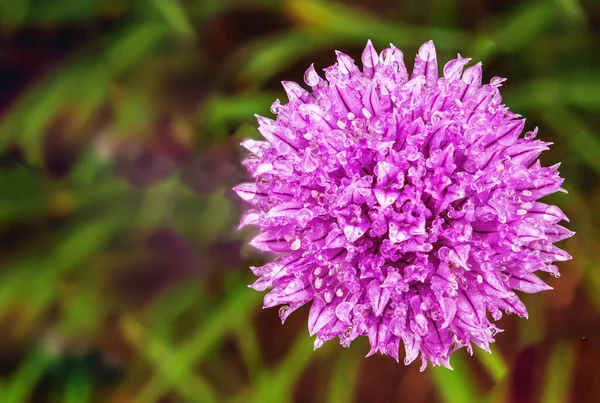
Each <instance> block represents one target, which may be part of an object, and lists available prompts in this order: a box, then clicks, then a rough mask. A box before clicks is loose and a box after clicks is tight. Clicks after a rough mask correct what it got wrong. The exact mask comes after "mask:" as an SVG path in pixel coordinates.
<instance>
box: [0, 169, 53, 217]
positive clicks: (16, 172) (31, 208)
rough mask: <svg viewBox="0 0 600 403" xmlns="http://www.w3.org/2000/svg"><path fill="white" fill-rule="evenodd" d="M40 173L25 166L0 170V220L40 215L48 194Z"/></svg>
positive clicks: (46, 204) (45, 205)
mask: <svg viewBox="0 0 600 403" xmlns="http://www.w3.org/2000/svg"><path fill="white" fill-rule="evenodd" d="M45 190H46V189H45V184H44V181H43V178H42V176H41V173H38V172H36V171H34V170H32V169H29V168H25V167H17V168H14V169H10V170H5V169H3V170H0V221H2V222H6V221H9V220H18V219H20V218H24V217H31V216H41V214H42V213H43V212H44V210H45V209H46V208H47V207H48V197H47V196H48V195H47V193H46V191H45Z"/></svg>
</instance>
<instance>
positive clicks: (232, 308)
mask: <svg viewBox="0 0 600 403" xmlns="http://www.w3.org/2000/svg"><path fill="white" fill-rule="evenodd" d="M0 24H1V25H0V35H1V36H0V38H1V39H0V320H1V327H0V329H1V330H0V402H2V403H19V402H29V401H31V402H67V403H86V402H109V403H125V402H138V403H147V402H161V403H167V402H291V401H293V402H334V403H336V402H339V403H345V402H352V401H356V402H456V403H462V402H538V401H542V402H598V401H600V365H598V363H600V263H599V262H600V259H599V257H600V238H599V237H598V234H599V232H600V218H599V216H598V215H596V214H595V213H596V211H597V207H594V206H599V205H600V182H599V180H598V179H599V177H600V134H598V131H597V130H596V128H597V127H598V125H599V124H600V119H599V117H598V112H599V111H600V70H599V67H600V63H599V62H600V4H599V3H598V2H596V1H591V0H590V1H584V0H581V1H579V0H554V1H519V0H512V1H509V0H504V1H503V0H490V1H478V0H377V1H367V0H348V1H344V2H342V1H340V2H335V3H334V2H329V1H317V0H287V1H286V0H284V1H279V0H245V1H244V0H237V1H236V0H229V1H217V0H185V1H184V0H182V1H176V0H138V1H134V0H132V1H127V0H86V1H75V0H54V1H50V0H0ZM369 38H370V39H371V40H373V42H374V44H375V46H376V47H377V48H378V49H380V50H381V49H382V48H383V47H386V46H387V44H388V43H389V42H392V43H394V44H395V45H396V46H398V47H400V48H401V49H402V50H403V51H404V53H405V55H406V57H405V59H406V60H407V62H408V63H409V65H411V64H412V61H411V59H412V56H413V55H414V54H416V51H417V49H418V46H419V45H420V44H421V43H423V42H425V41H426V40H428V39H433V40H434V41H435V44H436V46H437V49H438V55H439V59H440V62H441V63H442V64H443V63H445V62H446V61H447V60H449V59H450V58H453V57H455V55H456V53H457V52H460V53H461V54H462V55H463V56H467V57H472V58H473V59H474V61H477V60H483V62H484V78H485V80H486V81H487V80H489V79H490V78H491V77H493V76H501V77H508V78H509V80H508V81H507V82H506V83H505V85H504V88H503V94H504V100H505V102H506V103H507V104H508V105H510V107H511V109H512V110H513V111H515V112H517V113H521V114H523V115H524V116H526V117H527V118H528V123H527V129H528V130H531V129H533V128H534V127H535V126H539V127H540V135H539V137H540V138H542V139H543V140H549V141H554V142H555V145H554V146H553V148H552V150H551V151H550V152H547V153H546V155H544V156H543V157H542V160H543V162H544V163H545V164H546V165H549V164H553V163H555V162H557V161H562V162H563V164H562V167H561V172H562V175H563V176H564V177H566V182H565V185H564V187H565V188H566V189H568V191H569V194H568V195H560V196H556V197H552V198H551V200H550V202H552V203H556V204H558V205H559V206H561V208H563V210H564V211H565V212H566V213H567V215H568V216H569V217H571V223H570V225H569V227H570V229H572V230H574V231H577V233H578V235H577V236H575V237H574V238H572V239H570V240H568V241H567V242H566V243H565V244H564V245H562V246H563V247H564V248H565V249H566V250H568V251H569V252H570V253H571V254H572V255H573V256H574V259H573V260H572V261H570V262H566V263H564V264H561V265H560V269H561V272H562V277H561V278H560V279H553V278H551V279H549V282H550V284H551V285H552V286H553V287H554V288H555V290H554V291H550V292H546V293H544V294H541V295H527V296H523V299H524V300H525V302H526V303H527V305H528V307H529V309H530V319H529V320H525V319H519V318H515V317H505V318H503V319H502V320H501V322H500V323H499V327H501V328H504V329H505V332H504V333H501V334H499V335H498V336H497V344H496V345H495V347H494V354H492V355H487V354H485V353H482V352H481V351H477V352H476V353H475V355H474V357H469V356H468V355H467V354H466V352H464V351H461V352H459V353H457V354H455V355H454V356H453V358H452V365H453V366H454V368H455V371H448V370H446V369H440V368H435V369H431V368H428V369H427V370H426V371H425V372H424V373H419V372H418V367H419V364H418V363H416V364H413V365H411V366H410V367H405V366H404V365H402V364H397V363H396V362H394V361H393V360H392V359H390V358H387V357H380V356H375V357H371V358H368V359H365V358H363V357H364V355H365V354H366V353H367V351H368V348H367V346H366V343H365V342H364V341H362V342H361V341H359V342H356V343H355V344H354V345H353V346H352V348H350V349H343V348H342V347H340V346H338V345H337V344H336V343H335V342H331V343H328V344H326V345H325V346H324V347H323V348H321V349H319V350H318V351H316V352H313V351H312V340H311V339H310V338H309V337H308V334H307V333H308V332H307V329H306V318H307V310H306V309H304V310H301V311H299V312H297V313H295V314H294V315H292V317H291V318H290V319H289V320H288V322H287V323H286V324H285V326H282V325H281V324H280V322H279V319H278V316H277V312H276V310H268V311H264V312H262V311H261V309H260V308H261V299H262V295H261V294H260V293H257V292H254V291H252V290H249V289H248V288H247V287H246V284H249V283H251V282H252V281H253V278H252V275H251V273H250V271H249V270H248V269H247V267H248V266H249V265H252V264H253V265H259V264H261V259H262V258H261V256H260V255H259V254H257V253H255V252H253V251H252V250H250V249H249V248H248V247H246V246H244V240H245V239H247V237H248V234H247V233H239V232H237V230H236V225H237V221H238V218H239V214H240V212H241V211H242V209H243V206H242V205H241V204H240V203H239V202H238V201H237V200H236V199H235V198H233V197H231V191H230V188H231V186H232V185H233V184H235V183H236V182H239V181H241V180H243V178H244V172H243V171H242V170H241V168H240V164H239V161H240V159H241V157H242V154H243V153H242V151H241V150H240V149H239V146H238V143H239V141H240V140H241V139H242V138H245V137H248V136H253V137H257V136H258V133H257V131H256V129H255V123H254V117H253V114H254V113H261V114H266V115H269V108H270V105H271V103H272V102H273V101H274V100H275V99H276V98H278V97H280V98H282V99H284V97H285V96H284V93H283V90H282V88H281V87H280V84H279V83H280V81H281V80H296V81H301V80H302V76H303V73H304V70H305V69H306V68H307V67H308V66H309V65H310V63H312V62H314V63H315V65H316V67H317V68H319V69H321V68H324V67H326V66H328V65H330V64H333V63H334V61H335V55H334V52H333V50H334V49H340V50H343V51H344V52H346V53H348V54H350V55H352V56H354V57H355V58H358V59H359V58H360V53H361V50H362V47H363V46H364V45H365V43H366V41H367V39H369Z"/></svg>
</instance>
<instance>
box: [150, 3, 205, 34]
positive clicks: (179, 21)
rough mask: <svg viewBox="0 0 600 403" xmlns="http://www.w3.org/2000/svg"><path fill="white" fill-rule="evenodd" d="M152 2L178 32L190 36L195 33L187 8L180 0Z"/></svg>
mask: <svg viewBox="0 0 600 403" xmlns="http://www.w3.org/2000/svg"><path fill="white" fill-rule="evenodd" d="M150 2H151V3H152V5H153V6H154V8H155V9H156V11H158V13H159V14H160V15H161V16H162V17H163V18H164V19H165V21H166V22H167V23H168V24H169V25H171V26H172V27H173V29H175V31H176V32H178V33H179V34H181V35H183V36H188V37H191V36H193V35H194V28H193V27H192V24H191V23H190V21H189V19H188V16H187V13H186V11H185V9H184V8H183V6H182V5H181V4H180V2H179V1H178V0H151V1H150Z"/></svg>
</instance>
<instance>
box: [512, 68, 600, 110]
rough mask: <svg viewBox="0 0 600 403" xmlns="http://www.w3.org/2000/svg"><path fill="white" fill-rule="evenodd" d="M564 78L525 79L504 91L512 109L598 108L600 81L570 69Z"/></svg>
mask: <svg viewBox="0 0 600 403" xmlns="http://www.w3.org/2000/svg"><path fill="white" fill-rule="evenodd" d="M564 76H569V77H570V78H569V79H566V80H565V78H564V77H562V76H561V77H552V78H547V79H538V80H533V81H529V82H525V83H523V84H521V85H519V87H518V88H514V87H512V90H509V91H505V92H504V99H506V101H507V104H508V105H510V106H511V109H512V110H515V111H519V110H522V109H532V108H542V107H546V106H550V107H552V106H556V105H572V106H578V107H581V108H586V109H589V110H593V111H598V110H600V97H599V96H598V94H600V80H599V79H598V77H597V76H594V75H590V74H589V73H585V72H579V71H571V72H568V73H566V74H564Z"/></svg>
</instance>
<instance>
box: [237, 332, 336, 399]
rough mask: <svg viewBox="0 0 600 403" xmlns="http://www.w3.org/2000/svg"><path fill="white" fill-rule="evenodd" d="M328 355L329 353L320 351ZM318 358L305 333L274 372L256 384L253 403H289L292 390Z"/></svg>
mask: <svg viewBox="0 0 600 403" xmlns="http://www.w3.org/2000/svg"><path fill="white" fill-rule="evenodd" d="M319 352H321V353H327V352H328V351H327V350H325V351H320V350H319ZM316 357H317V355H316V353H315V352H314V351H313V341H312V340H311V338H309V337H306V334H304V332H300V335H299V336H298V337H297V338H296V341H295V343H294V345H293V347H292V348H291V349H290V350H289V351H288V352H287V353H286V355H285V357H284V358H283V361H282V362H281V363H280V364H279V365H278V366H277V367H276V368H275V369H273V370H271V371H267V372H265V373H264V374H263V375H262V376H261V378H260V379H259V380H258V381H257V382H256V389H255V390H254V391H253V397H252V398H250V399H249V400H246V401H252V402H289V401H291V397H292V389H293V387H294V385H295V384H296V382H297V381H298V379H299V378H300V375H302V373H303V372H304V370H305V369H306V368H307V367H308V365H309V364H310V363H311V361H312V360H313V359H315V358H316Z"/></svg>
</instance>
